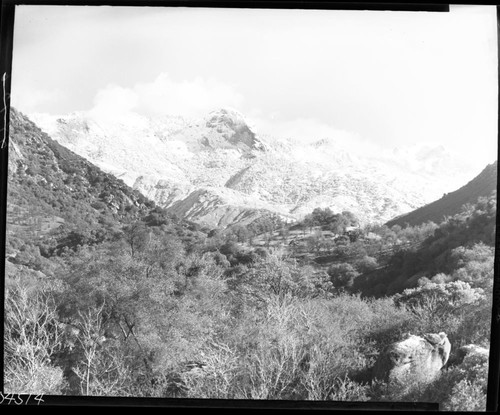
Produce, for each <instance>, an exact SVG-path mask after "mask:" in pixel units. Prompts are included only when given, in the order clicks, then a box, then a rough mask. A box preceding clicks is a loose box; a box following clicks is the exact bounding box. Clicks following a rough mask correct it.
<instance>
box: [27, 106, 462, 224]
mask: <svg viewBox="0 0 500 415" xmlns="http://www.w3.org/2000/svg"><path fill="white" fill-rule="evenodd" d="M31 118H32V119H33V121H34V122H35V123H36V124H37V125H39V126H40V128H42V130H44V131H45V132H46V133H48V134H49V135H50V136H51V137H52V138H53V139H55V140H56V141H57V142H59V143H60V144H62V145H63V146H65V147H67V148H69V149H70V150H72V151H74V152H75V153H77V154H79V155H80V156H82V157H84V158H85V159H87V160H89V161H90V162H92V163H94V164H95V165H97V166H98V167H100V168H101V169H102V170H104V171H106V172H107V173H111V174H113V175H115V176H116V177H118V178H120V179H122V180H123V181H124V182H125V183H126V184H128V185H129V186H131V187H133V188H134V189H136V190H138V191H140V192H141V193H142V194H144V195H145V196H147V197H148V198H150V199H152V200H154V201H155V202H156V203H157V204H158V205H160V206H162V207H165V208H168V209H169V210H170V211H171V212H173V213H175V214H176V215H178V216H180V217H183V218H186V219H189V220H191V221H194V222H198V223H200V224H203V225H205V226H209V227H226V226H228V225H230V224H234V223H239V224H242V225H245V224H249V223H251V222H252V221H253V220H255V219H256V218H257V217H259V216H260V215H261V214H262V212H271V213H272V214H275V215H279V216H280V217H281V218H282V219H284V220H286V221H294V220H298V219H301V218H303V217H304V216H305V215H306V214H308V213H310V212H312V211H313V210H314V209H315V208H317V207H321V208H326V207H329V208H330V209H332V210H333V211H334V212H341V211H344V210H349V211H351V212H353V213H354V214H355V215H357V216H358V217H359V219H360V220H361V222H362V223H368V222H379V223H383V222H386V221H388V220H390V219H392V218H394V217H395V216H398V215H401V214H403V213H406V212H409V211H412V210H414V209H416V208H418V207H420V206H422V205H424V204H426V203H429V202H431V201H432V200H434V199H435V198H436V197H437V195H440V194H442V193H443V192H444V191H448V190H449V183H448V181H449V178H448V180H447V178H446V177H443V176H444V172H446V171H448V172H452V176H453V178H454V179H455V180H457V178H459V177H460V168H459V167H458V166H457V165H456V164H457V163H455V164H453V163H454V161H453V160H451V159H450V158H449V157H448V158H447V155H446V153H445V151H444V149H442V148H435V149H432V148H431V149H425V151H424V152H422V151H416V153H415V157H414V163H413V164H412V165H411V166H410V163H409V162H408V158H409V157H411V156H412V154H410V153H408V152H406V153H405V152H404V151H395V152H393V153H390V154H376V155H373V157H368V158H367V157H361V156H360V155H356V154H353V152H350V151H347V150H346V148H344V147H342V145H341V144H340V143H339V142H338V141H337V140H335V137H332V138H322V137H318V138H317V139H315V138H311V137H307V140H300V139H294V138H277V137H268V136H259V135H257V134H256V133H255V132H254V131H253V129H252V128H251V127H250V126H249V125H248V123H247V122H246V120H245V118H244V117H243V115H242V114H240V113H238V112H237V111H234V110H229V109H220V110H217V111H214V112H212V113H210V114H208V115H207V117H205V118H204V119H200V120H189V119H185V118H182V117H179V116H172V117H163V118H161V119H149V118H147V117H144V116H141V115H138V114H131V115H130V116H128V117H127V118H122V119H115V120H111V119H99V118H96V117H93V116H92V114H88V113H72V114H69V115H67V116H63V117H52V116H47V115H40V114H38V115H36V114H35V115H33V116H31ZM445 189H446V190H445Z"/></svg>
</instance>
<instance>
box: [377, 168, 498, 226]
mask: <svg viewBox="0 0 500 415" xmlns="http://www.w3.org/2000/svg"><path fill="white" fill-rule="evenodd" d="M497 164H498V162H497V161H495V162H494V163H492V164H489V165H488V166H486V168H485V169H484V170H483V171H482V172H481V173H480V174H479V175H478V176H477V177H475V178H474V179H472V180H471V181H470V182H469V183H467V184H466V185H465V186H462V187H461V188H460V189H458V190H455V191H454V192H451V193H447V194H445V195H443V197H442V198H441V199H439V200H436V201H434V202H432V203H429V204H427V205H425V206H422V207H420V208H418V209H416V210H414V211H412V212H410V213H408V214H405V215H402V216H399V217H397V218H394V219H392V220H390V221H389V222H387V226H389V227H391V226H393V225H400V226H405V225H410V226H415V225H420V224H422V223H425V222H428V221H431V222H434V223H440V222H441V221H442V220H443V219H444V218H445V217H446V216H453V215H456V214H457V213H459V212H460V211H461V210H462V208H463V206H464V205H466V204H475V203H476V202H477V200H478V198H479V197H488V196H489V195H490V194H491V192H493V191H496V189H497V174H498V167H497Z"/></svg>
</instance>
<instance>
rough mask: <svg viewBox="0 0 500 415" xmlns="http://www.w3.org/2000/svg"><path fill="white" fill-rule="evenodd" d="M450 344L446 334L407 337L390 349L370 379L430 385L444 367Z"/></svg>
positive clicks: (385, 351)
mask: <svg viewBox="0 0 500 415" xmlns="http://www.w3.org/2000/svg"><path fill="white" fill-rule="evenodd" d="M450 351H451V344H450V341H449V340H448V337H447V336H446V334H445V333H439V334H435V333H429V334H424V335H423V336H422V337H421V336H415V335H409V336H408V337H407V338H406V339H404V340H401V341H399V342H395V343H393V344H391V345H389V346H388V347H387V348H386V349H385V350H384V351H383V352H382V353H381V354H380V356H379V358H378V360H377V362H376V363H375V366H374V368H373V377H374V378H377V379H380V380H383V381H387V382H389V383H394V382H396V383H400V384H403V383H408V384H412V383H420V382H430V381H431V380H433V379H434V378H435V377H436V376H437V375H438V374H439V371H440V370H441V368H442V367H443V366H444V365H445V364H446V362H447V361H448V358H449V356H450Z"/></svg>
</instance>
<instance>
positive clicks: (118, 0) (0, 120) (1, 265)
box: [0, 0, 500, 412]
mask: <svg viewBox="0 0 500 415" xmlns="http://www.w3.org/2000/svg"><path fill="white" fill-rule="evenodd" d="M0 4H1V6H0V88H2V95H3V96H2V100H1V101H2V102H1V111H0V248H1V249H2V250H3V252H5V246H6V216H7V185H8V184H7V172H8V170H7V162H8V137H9V115H10V90H11V77H12V52H13V34H14V25H15V8H16V6H17V5H40V6H59V5H60V6H64V5H70V6H148V7H210V8H253V9H319V10H392V11H411V12H448V11H449V3H441V2H433V3H401V2H390V1H389V2H375V1H373V2H370V1H369V2H348V1H343V2H342V1H341V2H332V1H321V0H312V1H305V0H302V1H287V0H270V1H265V0H257V1H248V0H226V1H216V0H173V1H172V0H143V1H141V0H83V1H82V0H75V1H71V0H66V1H65V0H52V1H50V0H48V1H43V0H41V1H37V0H24V1H22V0H0ZM452 4H457V5H458V4H470V3H469V2H460V1H458V2H453V3H452ZM496 8H497V40H498V42H497V47H499V48H500V6H499V5H496ZM498 68H499V67H498V63H497V71H498ZM497 73H498V82H499V90H500V71H498V72H497ZM498 103H499V105H498V108H499V109H500V95H499V101H498ZM498 137H500V116H499V117H498V129H497V140H498ZM498 141H499V142H500V140H498ZM499 155H500V146H499V147H498V154H497V160H498V156H499ZM499 189H500V185H499V181H498V179H497V194H498V190H499ZM499 219H500V214H499V213H498V197H497V220H496V239H495V260H494V285H493V307H492V314H491V316H492V318H491V342H490V359H489V372H488V390H487V403H486V411H487V412H497V411H498V409H499V407H498V406H499V405H498V404H499V402H498V401H499V386H500V339H499V330H500V276H499V266H500V259H499V255H498V252H499V250H498V248H499V246H500V243H499V241H500V232H499V231H500V227H499V223H500V221H499ZM4 274H5V255H4V254H1V255H0V276H1V278H0V287H1V290H2V293H1V295H2V307H1V310H0V316H1V317H2V321H3V317H4V293H5V275H4ZM1 333H2V335H3V333H4V328H3V324H2V328H1ZM2 337H3V336H2ZM1 351H2V353H1V358H2V359H1V361H2V365H1V366H2V368H3V342H2V347H1ZM0 386H1V392H2V393H3V390H4V389H3V386H4V385H3V370H2V378H1V379H0ZM2 396H3V395H2ZM26 397H27V396H26ZM20 399H21V400H23V395H20ZM17 402H19V401H17ZM17 402H15V403H11V402H10V401H9V402H8V403H9V404H11V405H15V406H19V405H20V404H19V403H17ZM24 402H25V400H24ZM5 404H6V402H5V401H4V402H3V403H2V405H5ZM31 404H32V405H43V406H52V407H54V406H55V407H57V406H96V407H103V408H105V407H117V408H118V407H123V408H125V407H131V408H134V407H141V408H148V409H149V408H172V409H174V408H176V409H186V410H187V409H190V410H193V409H205V410H207V409H217V410H219V411H220V410H222V411H226V410H231V411H233V410H237V411H247V410H250V411H252V410H258V409H272V410H320V411H321V410H323V411H324V410H355V411H356V410H388V411H391V410H396V411H414V410H417V411H422V410H423V411H436V410H438V405H437V404H434V403H425V402H421V403H420V402H419V403H413V402H411V403H410V402H324V401H254V400H222V399H220V400H219V399H217V400H208V399H170V398H164V399H163V398H135V397H130V398H129V397H126V398H125V397H124V398H121V397H86V396H44V397H43V402H40V401H35V400H32V401H31V403H30V405H31Z"/></svg>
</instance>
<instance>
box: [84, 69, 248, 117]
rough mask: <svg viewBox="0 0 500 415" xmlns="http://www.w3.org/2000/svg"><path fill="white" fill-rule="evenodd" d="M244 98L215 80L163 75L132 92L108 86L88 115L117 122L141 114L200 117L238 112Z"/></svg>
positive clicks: (102, 91) (139, 84)
mask: <svg viewBox="0 0 500 415" xmlns="http://www.w3.org/2000/svg"><path fill="white" fill-rule="evenodd" d="M242 102H243V96H242V95H241V94H239V93H238V92H236V91H235V89H234V88H233V87H232V86H230V85H227V84H224V83H221V82H219V81H217V80H215V79H204V78H201V77H197V78H195V79H194V80H189V81H187V80H184V81H180V82H176V81H174V80H172V79H171V78H170V76H169V75H168V74H166V73H161V74H160V75H159V76H158V77H157V78H156V79H155V80H154V81H152V82H143V83H138V84H136V85H134V86H133V87H131V88H124V87H121V86H118V85H108V86H107V87H106V88H104V89H101V90H100V91H99V92H98V93H97V94H96V96H95V99H94V107H93V108H92V109H91V110H90V111H89V113H90V114H91V115H92V116H94V117H98V118H108V119H115V118H117V117H123V116H128V115H129V114H130V113H139V114H142V115H147V116H153V117H154V116H161V115H181V116H185V117H201V116H204V115H206V114H207V113H208V112H210V111H211V110H214V109H218V108H221V107H233V108H238V107H239V106H240V105H241V103H242Z"/></svg>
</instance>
